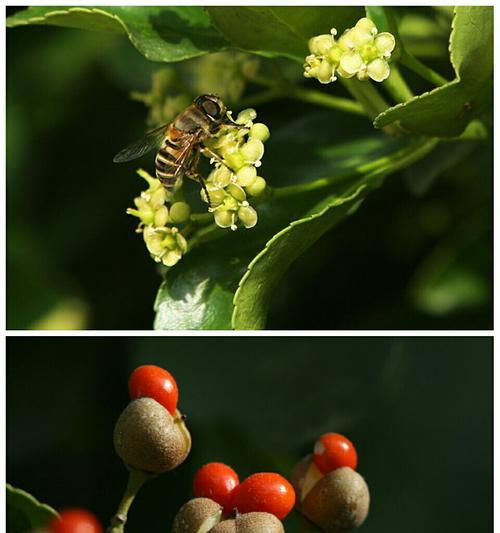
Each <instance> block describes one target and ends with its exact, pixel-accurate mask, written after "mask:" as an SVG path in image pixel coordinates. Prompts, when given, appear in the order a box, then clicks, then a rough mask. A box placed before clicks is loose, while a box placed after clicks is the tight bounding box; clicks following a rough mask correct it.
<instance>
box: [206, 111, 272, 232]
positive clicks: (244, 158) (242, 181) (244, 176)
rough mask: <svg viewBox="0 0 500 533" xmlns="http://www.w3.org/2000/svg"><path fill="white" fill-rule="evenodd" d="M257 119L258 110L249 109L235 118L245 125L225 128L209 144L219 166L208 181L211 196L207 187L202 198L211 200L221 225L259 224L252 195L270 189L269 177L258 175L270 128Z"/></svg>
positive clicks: (222, 226) (215, 163) (216, 166)
mask: <svg viewBox="0 0 500 533" xmlns="http://www.w3.org/2000/svg"><path fill="white" fill-rule="evenodd" d="M256 118H257V113H256V111H255V110H254V109H245V110H244V111H242V112H241V113H239V115H238V117H237V118H236V120H235V124H237V125H240V126H242V127H240V128H235V127H227V128H223V129H222V130H221V131H220V132H219V133H218V134H217V135H216V136H215V137H213V138H211V139H208V140H207V141H206V143H205V144H206V146H207V147H208V148H210V150H212V152H214V153H215V154H216V155H217V157H213V158H212V159H211V163H213V164H214V165H215V169H214V170H213V171H212V172H211V173H210V175H209V176H208V178H207V181H206V186H207V190H208V195H209V198H207V195H206V193H205V191H203V190H202V191H201V198H202V200H203V201H204V202H207V203H208V201H209V200H210V210H211V211H212V212H213V214H214V220H215V223H216V224H217V225H218V226H219V227H221V228H231V229H232V230H236V229H237V228H238V225H243V226H244V227H245V228H253V227H254V226H255V224H257V219H258V216H257V211H256V210H255V209H254V208H253V207H252V206H251V205H250V203H249V198H251V197H257V196H260V195H261V194H262V193H263V192H264V190H265V189H266V180H265V179H264V178H262V177H261V176H258V175H257V169H258V168H259V167H260V166H261V159H262V156H263V155H264V142H265V141H267V139H269V128H268V127H267V126H266V125H265V124H262V123H258V122H257V123H254V120H255V119H256Z"/></svg>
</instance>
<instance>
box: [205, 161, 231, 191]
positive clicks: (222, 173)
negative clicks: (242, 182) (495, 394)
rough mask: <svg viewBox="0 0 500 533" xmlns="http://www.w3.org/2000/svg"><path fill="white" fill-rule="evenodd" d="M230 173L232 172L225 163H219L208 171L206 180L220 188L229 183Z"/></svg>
mask: <svg viewBox="0 0 500 533" xmlns="http://www.w3.org/2000/svg"><path fill="white" fill-rule="evenodd" d="M232 175H233V174H232V172H231V171H230V170H229V169H228V168H227V167H226V166H225V165H221V166H220V167H218V168H216V169H215V170H213V171H212V172H211V173H210V176H208V181H210V182H211V183H213V184H214V185H215V186H216V187H219V188H221V189H222V188H224V187H227V186H228V185H229V184H230V183H231V177H232Z"/></svg>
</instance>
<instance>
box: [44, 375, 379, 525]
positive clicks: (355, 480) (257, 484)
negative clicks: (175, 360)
mask: <svg viewBox="0 0 500 533" xmlns="http://www.w3.org/2000/svg"><path fill="white" fill-rule="evenodd" d="M128 387H129V394H130V398H131V402H130V403H129V404H128V405H127V407H126V408H125V409H124V410H123V412H122V413H121V415H120V416H119V418H118V420H117V422H116V425H115V430H114V445H115V449H116V452H117V454H118V455H119V456H120V458H121V459H122V460H123V462H124V464H125V466H126V467H127V469H128V470H129V472H130V477H129V482H128V485H127V489H126V491H125V494H124V497H123V499H122V501H121V503H120V505H119V507H118V511H117V512H116V514H115V515H114V516H113V518H112V520H111V525H110V527H109V528H108V530H107V533H122V532H123V531H124V527H125V524H126V521H127V513H128V510H129V508H130V506H131V504H132V502H133V500H134V498H135V496H136V494H137V492H138V490H139V489H140V488H141V486H142V484H143V483H144V482H145V481H147V480H148V479H149V478H151V477H153V476H155V475H159V474H163V473H164V472H168V471H170V470H173V469H174V468H176V467H177V466H179V465H180V464H181V463H182V462H183V461H184V460H185V459H186V458H187V457H188V455H189V452H190V450H191V436H190V434H189V431H188V430H187V428H186V425H185V423H184V420H185V417H184V416H183V415H182V414H181V413H180V411H179V410H178V408H177V403H178V398H179V390H178V387H177V383H176V382H175V379H174V378H173V376H172V375H171V374H170V373H169V372H168V371H167V370H164V369H162V368H160V367H157V366H153V365H145V366H140V367H138V368H136V369H135V370H134V371H133V372H132V374H131V375H130V378H129V383H128ZM357 461H358V459H357V453H356V449H355V448H354V445H353V444H352V443H351V442H350V441H349V440H348V439H347V438H346V437H344V436H343V435H340V434H338V433H326V434H324V435H322V436H321V437H320V438H319V439H318V441H317V442H316V444H315V446H314V450H313V453H312V454H310V455H308V456H307V457H305V458H304V459H302V460H301V461H300V462H299V463H298V464H297V465H296V467H295V468H294V470H293V472H292V473H291V477H290V481H288V480H287V479H286V478H285V477H283V476H282V475H280V474H278V473H275V472H258V473H255V474H252V475H250V476H248V477H247V478H245V479H244V480H243V481H241V482H240V478H239V476H238V474H237V473H236V471H235V470H234V469H233V468H231V467H230V466H228V465H226V464H224V463H219V462H212V463H208V464H205V465H203V466H202V467H200V468H199V469H198V470H197V471H196V474H195V476H194V480H193V496H194V498H193V499H191V500H189V501H187V502H186V503H185V504H184V505H183V506H182V507H181V508H180V509H179V511H178V513H177V514H176V516H175V517H174V519H173V522H172V526H171V533H284V531H285V528H284V524H283V522H282V521H283V520H284V519H285V518H286V517H287V515H288V514H289V513H290V512H291V511H292V510H293V508H294V507H295V508H296V509H297V511H299V512H300V513H302V514H303V515H304V516H305V517H306V518H307V519H309V520H310V521H311V522H313V523H314V524H315V525H316V526H317V527H319V528H320V529H321V530H323V531H324V532H325V533H340V532H343V531H349V530H351V529H353V528H356V527H358V526H360V525H361V524H362V523H363V522H364V521H365V519H366V517H367V515H368V508H369V502H370V495H369V492H368V487H367V485H366V483H365V481H364V479H363V478H362V477H361V476H360V475H359V474H358V473H357V472H356V470H355V469H356V467H357ZM78 527H82V528H84V527H86V528H87V529H81V530H80V529H78ZM81 531H85V532H87V531H88V533H102V528H101V526H100V525H99V523H98V521H97V519H96V518H95V517H94V516H93V515H91V514H90V513H88V512H87V511H85V510H82V509H73V510H66V511H63V512H62V513H61V514H60V516H59V517H57V518H56V519H54V520H53V521H52V522H51V523H50V524H49V525H48V528H47V532H48V533H80V532H81ZM144 531H147V524H145V525H144Z"/></svg>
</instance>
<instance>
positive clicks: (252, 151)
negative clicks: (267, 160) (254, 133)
mask: <svg viewBox="0 0 500 533" xmlns="http://www.w3.org/2000/svg"><path fill="white" fill-rule="evenodd" d="M240 154H241V155H242V156H243V157H244V159H245V161H246V162H248V163H255V162H256V161H260V160H261V159H262V156H263V155H264V143H263V142H262V141H259V140H258V139H249V140H248V141H247V142H246V143H245V144H244V145H243V146H242V147H241V148H240ZM238 170H239V169H238Z"/></svg>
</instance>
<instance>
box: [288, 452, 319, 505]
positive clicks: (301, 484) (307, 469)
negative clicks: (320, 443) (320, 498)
mask: <svg viewBox="0 0 500 533" xmlns="http://www.w3.org/2000/svg"><path fill="white" fill-rule="evenodd" d="M322 477H323V474H322V473H321V472H320V471H319V470H318V469H317V468H316V465H315V464H314V462H313V460H312V454H309V455H306V456H305V457H304V458H303V459H301V460H300V461H299V462H298V463H297V464H296V465H295V467H294V469H293V470H292V473H291V475H290V482H291V484H292V485H293V488H294V489H295V493H296V495H297V502H296V507H297V509H298V510H300V506H301V504H302V502H303V500H304V498H305V497H306V496H307V493H308V492H309V491H310V490H311V489H312V488H313V487H314V485H316V483H317V482H318V481H319V480H320V479H321V478H322Z"/></svg>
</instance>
